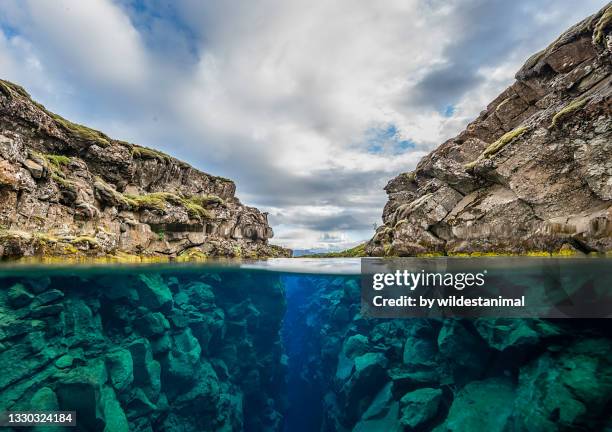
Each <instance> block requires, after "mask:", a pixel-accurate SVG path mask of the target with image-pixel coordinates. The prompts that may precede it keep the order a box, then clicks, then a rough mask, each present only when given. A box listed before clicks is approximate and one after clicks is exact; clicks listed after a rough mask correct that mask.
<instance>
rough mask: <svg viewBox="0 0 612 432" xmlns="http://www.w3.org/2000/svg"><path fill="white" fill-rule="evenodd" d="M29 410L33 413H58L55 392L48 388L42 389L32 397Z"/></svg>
mask: <svg viewBox="0 0 612 432" xmlns="http://www.w3.org/2000/svg"><path fill="white" fill-rule="evenodd" d="M30 408H31V409H32V410H34V411H59V403H58V402H57V396H56V395H55V392H54V391H53V390H52V389H50V388H49V387H42V388H40V389H38V390H37V391H36V393H34V396H32V402H31V404H30Z"/></svg>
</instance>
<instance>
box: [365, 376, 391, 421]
mask: <svg viewBox="0 0 612 432" xmlns="http://www.w3.org/2000/svg"><path fill="white" fill-rule="evenodd" d="M392 389H393V383H391V382H388V383H387V384H385V386H384V387H383V388H382V389H381V390H380V391H379V392H378V394H377V395H376V396H375V397H374V400H373V401H372V403H371V404H370V406H369V407H368V409H367V410H366V412H364V413H363V415H362V416H361V420H371V419H373V418H380V417H384V416H385V414H387V412H388V410H389V404H390V403H391V401H393V393H392Z"/></svg>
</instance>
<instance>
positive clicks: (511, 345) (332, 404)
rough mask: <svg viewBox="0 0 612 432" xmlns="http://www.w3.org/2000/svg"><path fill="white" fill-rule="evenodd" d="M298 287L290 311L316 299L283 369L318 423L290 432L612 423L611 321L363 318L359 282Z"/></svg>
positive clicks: (314, 281)
mask: <svg viewBox="0 0 612 432" xmlns="http://www.w3.org/2000/svg"><path fill="white" fill-rule="evenodd" d="M303 279H304V280H303V281H302V282H301V286H299V287H287V296H288V299H289V300H288V308H289V309H288V310H291V303H292V300H291V297H292V296H293V295H296V292H298V291H299V290H303V291H305V292H308V293H312V294H311V295H309V296H308V300H306V301H304V303H303V304H302V305H301V309H300V310H299V311H298V312H297V313H298V314H299V316H298V317H296V318H295V319H296V320H297V321H299V322H301V323H303V324H302V325H303V326H304V328H303V329H302V330H301V331H300V332H297V331H296V330H293V332H294V333H303V334H302V339H301V340H300V344H301V346H300V350H301V351H300V356H299V359H298V360H295V359H294V357H293V356H292V355H291V354H292V353H291V352H289V366H288V367H289V371H290V373H294V374H299V375H300V376H302V377H306V378H307V379H308V380H309V385H310V386H312V387H318V389H319V394H320V397H319V398H318V401H322V402H317V401H315V400H313V401H310V400H309V401H308V404H304V405H303V406H302V407H301V409H302V412H300V414H301V416H300V418H304V417H308V418H310V417H311V416H313V417H318V418H320V424H319V425H318V426H320V427H309V428H302V429H299V428H298V429H295V430H300V431H302V430H304V431H307V430H321V431H326V432H335V431H353V432H365V431H405V432H408V431H434V432H463V431H479V430H482V431H495V432H509V431H514V432H527V431H551V432H553V431H555V432H556V431H558V432H561V431H578V430H585V431H586V430H589V431H591V430H593V431H595V430H602V431H603V430H609V429H610V426H611V425H612V415H611V411H610V409H609V407H610V403H611V402H612V361H611V360H610V354H611V353H612V351H611V350H612V338H611V333H610V325H609V323H608V322H607V320H606V319H601V320H557V321H556V322H554V321H549V320H540V319H508V318H503V319H501V318H499V319H492V318H478V319H452V318H447V319H417V318H414V319H372V318H364V317H363V316H362V315H361V314H360V313H359V306H360V305H359V300H360V299H359V297H358V296H356V295H355V291H357V292H358V290H359V283H358V279H357V278H356V277H343V278H340V277H336V278H334V277H327V278H325V277H324V276H318V277H315V276H308V277H304V278H303ZM298 294H299V292H298ZM339 310H344V313H342V314H338V311H339ZM294 368H298V370H293V369H294ZM304 387H306V386H304ZM306 413H308V414H306ZM291 430H294V429H291Z"/></svg>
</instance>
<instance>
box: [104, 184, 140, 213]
mask: <svg viewBox="0 0 612 432" xmlns="http://www.w3.org/2000/svg"><path fill="white" fill-rule="evenodd" d="M94 186H95V187H101V188H104V190H105V191H106V192H107V193H109V194H111V195H112V196H113V197H114V199H115V201H117V202H118V203H119V204H120V205H121V207H123V208H125V209H131V208H134V207H136V202H134V201H133V200H131V199H129V198H128V197H126V196H125V195H123V194H122V193H121V192H118V191H117V190H116V189H115V188H113V187H112V186H111V185H109V184H108V183H106V181H104V179H102V178H101V177H96V182H95V184H94Z"/></svg>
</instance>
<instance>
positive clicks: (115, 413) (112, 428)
mask: <svg viewBox="0 0 612 432" xmlns="http://www.w3.org/2000/svg"><path fill="white" fill-rule="evenodd" d="M100 405H101V406H102V414H103V417H104V430H103V432H129V431H130V427H129V424H128V420H127V417H126V416H125V412H123V409H122V408H121V404H119V402H118V401H117V397H116V395H115V392H114V391H113V389H112V388H110V387H105V388H104V389H102V393H101V396H100Z"/></svg>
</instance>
